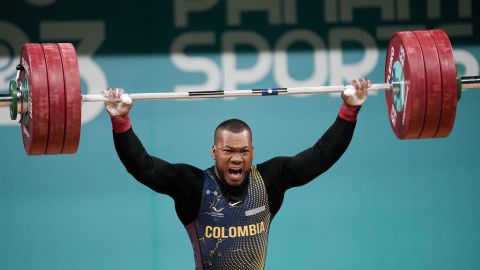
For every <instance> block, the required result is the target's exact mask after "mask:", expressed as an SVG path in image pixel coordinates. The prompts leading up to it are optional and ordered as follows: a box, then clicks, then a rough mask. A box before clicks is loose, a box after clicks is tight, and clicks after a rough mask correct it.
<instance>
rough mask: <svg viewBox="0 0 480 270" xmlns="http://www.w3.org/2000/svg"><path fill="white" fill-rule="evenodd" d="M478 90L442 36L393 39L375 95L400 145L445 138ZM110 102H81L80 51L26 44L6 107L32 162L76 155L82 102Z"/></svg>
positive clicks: (308, 90)
mask: <svg viewBox="0 0 480 270" xmlns="http://www.w3.org/2000/svg"><path fill="white" fill-rule="evenodd" d="M469 88H480V76H471V77H460V76H457V73H456V68H455V60H454V57H453V49H452V46H451V44H450V40H449V39H448V36H447V35H446V33H445V32H444V31H442V30H427V31H405V32H397V33H395V34H394V35H393V36H392V37H391V38H390V41H389V43H388V47H387V53H386V60H385V83H379V84H372V85H370V86H369V88H368V90H369V91H380V90H382V91H384V90H388V91H386V101H387V108H388V116H389V119H390V124H391V127H392V129H393V131H394V133H395V135H396V136H397V137H398V138H399V139H420V138H423V139H425V138H443V137H447V136H448V135H449V134H450V131H451V130H452V128H453V123H454V121H455V113H456V106H457V102H458V100H459V99H460V96H461V91H462V90H463V89H469ZM345 90H347V91H353V90H354V87H353V86H351V85H338V86H320V87H294V88H263V89H251V90H231V91H191V92H183V93H180V92H169V93H168V92H162V93H131V94H125V95H128V96H129V97H130V98H131V99H132V100H137V99H142V100H157V99H159V100H160V99H196V98H220V97H242V96H273V95H292V94H293V95H301V94H317V93H337V92H343V91H345ZM99 101H105V97H103V96H102V95H82V94H81V89H80V72H79V68H78V61H77V54H76V52H75V48H74V47H73V45H72V44H69V43H55V44H53V43H50V44H32V43H30V44H25V45H24V46H23V48H22V53H21V60H20V64H19V65H18V66H17V76H16V79H15V80H12V81H10V87H9V93H8V94H3V95H0V107H10V117H11V119H12V120H15V119H16V118H17V114H20V115H21V118H20V124H21V130H22V138H23V144H24V148H25V152H26V153H27V154H28V155H43V154H72V153H75V152H76V151H77V149H78V146H79V142H80V128H81V104H82V102H99Z"/></svg>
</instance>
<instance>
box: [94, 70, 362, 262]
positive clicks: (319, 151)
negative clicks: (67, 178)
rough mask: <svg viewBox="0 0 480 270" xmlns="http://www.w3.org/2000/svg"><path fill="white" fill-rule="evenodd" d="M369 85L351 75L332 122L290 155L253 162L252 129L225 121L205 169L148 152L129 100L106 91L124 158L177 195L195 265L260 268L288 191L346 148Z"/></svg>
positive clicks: (145, 179)
mask: <svg viewBox="0 0 480 270" xmlns="http://www.w3.org/2000/svg"><path fill="white" fill-rule="evenodd" d="M370 83H371V82H370V81H368V80H365V79H356V80H353V81H352V85H353V86H354V90H353V91H352V89H347V90H345V91H344V92H343V93H342V98H343V104H342V106H341V108H340V111H339V114H338V117H337V119H336V120H335V122H334V123H333V124H332V126H331V127H330V128H329V129H328V130H327V132H326V133H325V134H324V135H323V136H322V137H321V138H320V139H319V140H318V141H317V142H316V143H315V144H314V145H313V146H312V147H310V148H308V149H305V150H303V151H302V152H300V153H299V154H297V155H295V156H293V157H275V158H272V159H270V160H268V161H265V162H263V163H260V164H258V165H257V166H252V161H253V157H254V147H253V145H252V131H251V130H250V127H249V126H248V125H247V124H246V123H244V122H243V121H241V120H238V119H230V120H226V121H224V122H223V123H221V124H220V125H218V127H217V128H216V129H215V132H214V142H213V146H212V150H211V156H212V158H213V159H214V160H215V165H214V166H212V167H210V168H208V169H206V170H201V169H198V168H196V167H194V166H192V165H188V164H171V163H169V162H167V161H165V160H162V159H159V158H156V157H153V156H151V155H149V154H148V153H147V151H146V150H145V148H144V147H143V145H142V144H141V142H140V140H139V139H138V138H137V136H136V135H135V133H134V132H133V129H132V127H131V123H130V119H129V111H130V109H131V108H132V100H130V99H129V98H128V96H125V95H123V90H122V89H119V88H110V89H107V90H105V91H104V92H103V94H104V96H105V98H106V99H107V101H105V107H106V110H107V111H108V113H109V114H110V116H111V120H112V126H113V138H114V143H115V149H116V151H117V153H118V156H119V157H120V160H121V161H122V163H123V165H124V166H125V168H126V169H127V171H128V172H129V173H130V174H131V175H132V176H133V177H135V179H137V180H138V181H139V182H140V183H142V184H144V185H146V186H148V187H149V188H151V189H153V190H154V191H156V192H159V193H162V194H166V195H168V196H170V197H172V198H173V200H174V201H175V210H176V212H177V215H178V217H179V219H180V220H181V222H182V224H183V225H184V226H185V228H186V229H187V232H188V235H189V236H190V240H191V241H192V244H193V248H194V254H195V263H196V268H197V269H263V268H264V265H265V259H266V251H267V242H268V241H267V240H268V232H269V229H270V224H271V221H272V219H273V217H274V216H275V214H276V213H277V212H278V211H279V209H280V206H281V205H282V201H283V196H284V194H285V192H286V191H287V190H288V189H289V188H292V187H297V186H302V185H305V184H307V183H309V182H310V181H312V180H313V179H314V178H316V177H317V176H319V175H320V174H322V173H323V172H325V171H326V170H328V169H329V168H330V167H331V166H332V165H333V164H334V163H335V162H336V161H337V160H338V159H339V158H340V156H341V155H342V154H343V153H344V152H345V150H346V149H347V147H348V145H349V143H350V140H351V138H352V135H353V131H354V129H355V123H356V118H357V114H358V112H359V109H360V107H361V106H362V104H363V103H364V102H365V100H366V98H367V94H368V91H367V88H368V85H369V84H370ZM122 97H123V98H122Z"/></svg>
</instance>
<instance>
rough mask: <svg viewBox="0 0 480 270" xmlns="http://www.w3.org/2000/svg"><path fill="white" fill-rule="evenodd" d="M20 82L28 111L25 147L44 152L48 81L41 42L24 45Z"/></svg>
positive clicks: (23, 123) (24, 121) (28, 150)
mask: <svg viewBox="0 0 480 270" xmlns="http://www.w3.org/2000/svg"><path fill="white" fill-rule="evenodd" d="M20 64H21V65H22V66H23V68H24V70H23V71H22V72H21V73H20V77H19V79H20V84H21V86H22V88H23V89H24V91H25V97H26V99H27V103H28V111H27V112H26V113H24V114H22V119H21V120H20V123H21V128H22V138H23V146H24V148H25V153H27V155H43V154H45V149H46V147H47V140H48V121H49V120H48V117H49V113H48V110H49V105H48V80H47V70H46V66H45V57H44V55H43V50H42V46H41V45H40V44H31V43H30V44H25V45H24V46H23V47H22V56H21V59H20Z"/></svg>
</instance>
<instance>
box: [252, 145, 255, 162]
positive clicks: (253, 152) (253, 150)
mask: <svg viewBox="0 0 480 270" xmlns="http://www.w3.org/2000/svg"><path fill="white" fill-rule="evenodd" d="M254 156H255V147H253V145H252V160H253V157H254Z"/></svg>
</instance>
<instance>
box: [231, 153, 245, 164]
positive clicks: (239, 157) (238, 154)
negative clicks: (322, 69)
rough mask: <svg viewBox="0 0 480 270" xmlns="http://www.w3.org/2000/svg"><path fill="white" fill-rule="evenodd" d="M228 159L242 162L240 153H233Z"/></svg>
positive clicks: (233, 161)
mask: <svg viewBox="0 0 480 270" xmlns="http://www.w3.org/2000/svg"><path fill="white" fill-rule="evenodd" d="M230 161H231V162H232V163H235V164H238V163H242V161H243V159H242V155H241V154H240V153H236V152H235V153H233V155H232V158H231V159H230Z"/></svg>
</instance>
